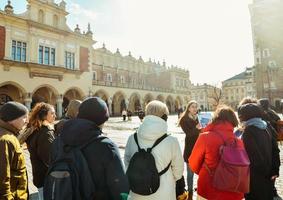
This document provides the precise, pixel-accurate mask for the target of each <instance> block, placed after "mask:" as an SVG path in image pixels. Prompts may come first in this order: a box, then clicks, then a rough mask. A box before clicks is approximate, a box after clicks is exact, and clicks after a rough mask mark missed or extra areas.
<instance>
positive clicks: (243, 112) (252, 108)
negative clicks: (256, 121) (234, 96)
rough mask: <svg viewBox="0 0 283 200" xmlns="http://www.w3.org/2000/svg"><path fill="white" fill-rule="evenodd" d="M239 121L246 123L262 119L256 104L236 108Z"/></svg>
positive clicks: (260, 111)
mask: <svg viewBox="0 0 283 200" xmlns="http://www.w3.org/2000/svg"><path fill="white" fill-rule="evenodd" d="M238 116H239V119H240V121H247V120H249V119H252V118H256V117H258V118H262V110H261V108H260V107H259V105H257V104H256V103H248V104H244V105H242V106H240V107H239V108H238Z"/></svg>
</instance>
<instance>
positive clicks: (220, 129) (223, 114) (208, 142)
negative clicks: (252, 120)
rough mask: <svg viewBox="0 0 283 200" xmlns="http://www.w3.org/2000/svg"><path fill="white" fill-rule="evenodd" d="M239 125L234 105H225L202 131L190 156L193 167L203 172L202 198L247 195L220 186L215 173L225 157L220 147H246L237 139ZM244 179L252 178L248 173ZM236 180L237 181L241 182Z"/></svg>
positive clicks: (238, 198)
mask: <svg viewBox="0 0 283 200" xmlns="http://www.w3.org/2000/svg"><path fill="white" fill-rule="evenodd" d="M237 125H238V120H237V117H236V115H235V113H234V111H233V110H232V108H230V107H228V106H225V105H222V106H220V107H218V108H217V109H216V111H215V112H214V114H213V118H212V122H211V123H210V124H208V125H207V126H206V127H205V128H204V130H203V132H202V133H201V134H200V135H199V137H198V139H197V141H196V143H195V145H194V148H193V150H192V153H191V156H190V157H189V165H190V168H191V170H192V171H193V172H194V173H196V174H198V175H199V176H198V183H197V193H198V196H199V198H200V199H208V200H222V199H223V200H224V199H225V200H226V199H227V200H228V199H229V200H242V199H243V197H244V193H243V192H238V191H237V192H232V191H226V190H223V189H218V187H216V185H215V182H214V180H216V179H217V178H218V177H215V175H216V171H217V168H218V165H219V164H220V159H221V154H220V152H221V151H220V149H222V148H223V146H224V145H230V144H234V145H236V146H237V148H240V149H242V150H244V145H243V142H242V141H241V140H240V139H237V138H236V136H235V135H234V133H233V130H234V127H236V126H237ZM247 169H249V168H248V166H247ZM227 178H228V177H227ZM234 178H237V177H234ZM244 179H245V180H248V177H246V176H245V177H244ZM222 180H223V179H222ZM232 181H233V179H231V180H229V179H228V182H227V183H228V184H230V183H232ZM236 182H237V181H235V182H233V184H238V182H237V183H236ZM224 186H225V185H224ZM223 188H224V187H223Z"/></svg>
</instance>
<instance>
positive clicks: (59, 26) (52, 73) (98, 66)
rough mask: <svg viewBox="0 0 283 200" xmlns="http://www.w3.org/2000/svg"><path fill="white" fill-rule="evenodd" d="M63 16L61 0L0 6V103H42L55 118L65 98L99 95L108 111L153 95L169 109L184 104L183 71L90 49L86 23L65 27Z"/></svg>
mask: <svg viewBox="0 0 283 200" xmlns="http://www.w3.org/2000/svg"><path fill="white" fill-rule="evenodd" d="M67 15H68V12H67V11H66V3H65V2H64V1H63V0H62V1H61V2H60V3H58V4H57V3H54V0H27V10H26V12H24V13H22V14H15V13H14V11H13V6H12V5H11V3H10V1H8V3H7V5H6V6H5V8H4V10H0V71H1V72H0V104H3V103H5V102H7V101H10V100H15V101H19V102H22V103H24V104H25V105H26V106H27V107H28V108H32V107H33V105H34V104H35V103H36V102H40V101H44V102H48V103H51V104H53V105H54V106H55V107H56V109H57V115H58V116H59V117H60V116H61V114H62V113H63V110H64V108H65V107H66V105H67V104H68V102H69V101H70V100H71V99H81V100H82V99H84V98H85V97H88V96H100V97H101V98H103V99H104V100H105V101H106V103H107V104H108V107H109V110H110V112H111V113H112V114H113V115H119V114H120V113H121V110H122V109H123V108H127V109H129V110H131V111H132V112H134V111H135V110H137V109H138V108H140V107H141V108H144V107H145V105H146V104H147V103H148V102H149V101H150V100H153V99H158V100H160V101H163V102H165V103H166V104H167V106H168V107H169V110H170V111H171V112H175V110H176V109H177V108H178V107H180V106H184V105H185V104H186V103H187V102H188V100H189V99H190V97H189V88H190V85H191V82H190V79H189V76H190V74H189V71H188V70H184V69H180V68H178V67H174V66H171V67H168V66H166V63H165V62H163V63H162V64H160V63H156V62H152V61H151V60H149V61H147V62H145V61H144V60H143V59H142V58H141V57H140V58H139V59H136V58H134V57H133V56H132V55H131V53H129V55H127V56H123V55H121V54H120V52H119V49H117V51H116V52H115V53H112V52H111V51H109V50H108V49H107V48H106V46H105V45H103V47H102V48H98V49H94V48H93V45H94V44H95V43H96V41H95V40H94V35H93V33H92V31H91V27H90V25H88V27H86V30H85V31H82V30H81V29H80V27H79V26H77V27H76V28H75V29H74V30H71V29H70V28H69V27H68V26H67V24H66V16H67Z"/></svg>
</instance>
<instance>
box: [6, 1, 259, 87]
mask: <svg viewBox="0 0 283 200" xmlns="http://www.w3.org/2000/svg"><path fill="white" fill-rule="evenodd" d="M55 2H56V3H58V2H60V0H56V1H55ZM65 2H66V3H67V11H69V13H70V14H69V16H68V22H67V23H68V25H69V26H70V28H71V29H74V27H75V24H79V26H80V28H81V29H82V30H86V27H87V23H88V22H90V24H91V27H92V30H93V32H94V39H95V40H96V41H97V43H96V44H95V45H94V47H95V48H98V47H101V46H102V43H103V42H104V43H105V44H106V47H107V48H108V49H109V50H111V51H112V52H115V51H116V48H119V49H120V52H121V53H122V54H123V55H127V54H128V52H129V51H131V52H132V55H133V56H134V57H136V58H138V57H139V56H142V57H143V59H144V60H145V61H148V59H149V58H151V59H152V60H154V59H155V60H156V62H157V61H160V63H162V61H163V60H165V61H166V64H167V65H174V66H176V65H177V66H179V67H182V68H186V69H189V70H190V73H191V77H190V78H191V80H192V82H193V83H211V84H219V83H220V82H221V81H223V80H225V79H227V78H230V77H232V76H234V75H236V74H238V73H240V72H242V71H243V70H244V69H245V68H246V67H251V66H253V64H254V59H253V47H252V33H251V25H250V15H249V9H248V5H249V3H251V0H65ZM5 4H6V0H0V8H1V10H3V8H4V5H5ZM26 4H27V3H26V1H25V0H12V5H13V6H14V10H15V12H16V13H20V12H23V11H25V8H26Z"/></svg>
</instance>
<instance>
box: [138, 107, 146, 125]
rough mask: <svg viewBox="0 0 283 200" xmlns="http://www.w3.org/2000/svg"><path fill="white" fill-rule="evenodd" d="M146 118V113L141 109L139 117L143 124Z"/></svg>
mask: <svg viewBox="0 0 283 200" xmlns="http://www.w3.org/2000/svg"><path fill="white" fill-rule="evenodd" d="M144 116H145V113H144V111H143V110H142V109H141V108H140V109H139V110H138V117H139V119H140V121H141V122H142V121H143V118H144Z"/></svg>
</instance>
